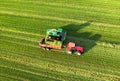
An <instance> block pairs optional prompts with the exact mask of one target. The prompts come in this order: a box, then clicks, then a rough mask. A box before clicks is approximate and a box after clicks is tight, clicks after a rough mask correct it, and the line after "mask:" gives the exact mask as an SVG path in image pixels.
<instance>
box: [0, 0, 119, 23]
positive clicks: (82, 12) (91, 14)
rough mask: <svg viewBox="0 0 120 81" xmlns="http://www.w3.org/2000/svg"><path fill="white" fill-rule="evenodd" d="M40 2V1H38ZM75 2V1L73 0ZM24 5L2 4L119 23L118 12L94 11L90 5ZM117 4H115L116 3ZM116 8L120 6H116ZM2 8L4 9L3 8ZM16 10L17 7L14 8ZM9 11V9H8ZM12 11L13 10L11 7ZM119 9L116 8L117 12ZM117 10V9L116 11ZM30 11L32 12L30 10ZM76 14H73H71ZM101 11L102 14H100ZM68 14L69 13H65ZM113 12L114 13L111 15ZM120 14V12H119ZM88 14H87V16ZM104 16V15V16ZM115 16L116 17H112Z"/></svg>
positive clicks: (19, 8) (42, 13)
mask: <svg viewBox="0 0 120 81" xmlns="http://www.w3.org/2000/svg"><path fill="white" fill-rule="evenodd" d="M38 3H39V2H38ZM73 3H74V2H73ZM22 4H23V5H22V6H21V3H20V2H17V3H16V4H15V3H14V4H8V5H7V4H3V5H2V6H4V5H5V6H6V7H7V6H8V8H9V6H10V7H11V6H13V8H16V7H18V8H17V9H18V10H17V9H16V11H19V12H20V10H23V8H22V7H24V10H23V11H22V12H25V10H26V11H27V10H30V11H31V13H32V11H33V12H34V11H37V12H34V13H36V14H39V15H40V14H41V15H49V16H57V17H58V16H59V17H64V18H68V17H69V18H74V19H78V20H85V21H88V20H93V21H97V22H104V23H112V24H114V23H115V24H119V22H118V21H119V15H117V16H114V15H115V14H117V13H114V14H113V11H112V12H111V13H107V12H106V10H105V11H102V12H101V10H99V11H93V9H89V7H88V8H87V9H83V8H82V9H75V8H73V9H70V8H66V7H60V6H58V7H57V6H50V5H44V4H33V3H31V4H27V3H22ZM114 6H115V5H114ZM116 8H120V6H118V7H116ZM3 9H4V10H6V8H3ZM1 10H2V9H1ZM13 10H14V11H15V9H13ZM7 11H9V10H7ZM10 11H12V10H11V9H10ZM117 11H118V10H116V12H117ZM103 12H104V13H103ZM114 12H115V11H114ZM29 13H30V12H29ZM70 13H71V14H74V15H71V14H70ZM100 13H101V14H100ZM65 14H67V15H65ZM110 14H112V15H110ZM118 14H119V13H118ZM86 15H87V16H86ZM103 16H104V17H103ZM112 16H114V17H112ZM112 20H114V21H115V22H112Z"/></svg>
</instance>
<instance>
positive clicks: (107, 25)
mask: <svg viewBox="0 0 120 81" xmlns="http://www.w3.org/2000/svg"><path fill="white" fill-rule="evenodd" d="M0 14H7V15H14V16H23V17H31V18H41V19H50V20H57V21H64V22H74V23H85V22H86V21H81V20H76V19H70V18H60V17H53V16H42V15H37V14H26V13H20V12H19V13H18V12H12V11H0ZM91 25H95V26H105V27H115V28H120V26H119V25H113V24H105V23H97V22H92V23H91Z"/></svg>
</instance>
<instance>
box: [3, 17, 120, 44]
mask: <svg viewBox="0 0 120 81" xmlns="http://www.w3.org/2000/svg"><path fill="white" fill-rule="evenodd" d="M6 16H7V15H6ZM12 17H14V18H15V19H19V20H20V21H15V20H13V19H11V18H12ZM1 18H2V17H1ZM3 20H9V21H8V22H4V23H1V24H2V25H3V27H2V28H3V29H4V28H12V29H14V30H20V31H27V32H30V33H31V32H33V33H37V34H42V35H45V32H46V31H45V30H47V29H48V28H47V27H49V28H52V27H53V28H58V27H62V28H63V29H65V30H67V32H68V35H69V36H76V37H83V38H87V39H92V40H101V41H105V42H110V43H118V44H119V43H120V41H119V39H120V36H119V33H120V29H119V28H114V27H113V28H106V27H99V26H93V25H91V23H92V22H91V23H90V22H85V23H81V24H70V23H68V24H67V23H66V22H61V23H59V21H55V22H54V21H53V22H54V23H51V26H49V25H45V24H46V22H47V23H48V24H49V23H50V22H52V20H43V19H33V18H30V19H28V18H26V17H19V16H8V18H6V17H5V16H3ZM27 21H29V22H32V23H27ZM33 21H34V22H35V23H33ZM38 21H39V22H42V24H41V25H40V24H38V25H37V23H39V22H38ZM45 21H46V22H45ZM12 23H13V24H12ZM17 23H18V24H17ZM62 23H63V25H62ZM11 24H12V25H11ZM52 24H55V26H52ZM13 26H14V27H13ZM43 27H45V28H43ZM72 27H74V28H75V29H74V30H73V31H71V28H72ZM37 29H38V30H37ZM110 31H112V32H111V33H109V32H110Z"/></svg>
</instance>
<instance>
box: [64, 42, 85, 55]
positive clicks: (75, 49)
mask: <svg viewBox="0 0 120 81" xmlns="http://www.w3.org/2000/svg"><path fill="white" fill-rule="evenodd" d="M66 51H67V53H68V54H72V53H74V52H75V53H76V54H77V55H81V54H82V53H83V52H84V49H83V47H81V46H77V45H76V44H75V43H74V42H69V43H68V44H67V48H66Z"/></svg>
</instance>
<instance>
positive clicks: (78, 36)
mask: <svg viewBox="0 0 120 81" xmlns="http://www.w3.org/2000/svg"><path fill="white" fill-rule="evenodd" d="M91 23H92V21H88V22H85V23H83V24H68V25H66V26H63V27H62V28H63V29H64V30H66V31H67V40H66V41H65V43H64V44H65V45H66V44H67V43H68V42H70V41H71V42H75V43H76V44H77V45H80V46H83V47H84V50H85V51H84V52H87V51H89V50H90V49H92V48H93V47H94V46H95V45H96V42H95V41H99V39H100V38H101V35H100V34H97V33H96V34H93V33H92V32H85V31H82V29H83V28H85V27H87V26H89V25H90V24H91ZM78 31H79V32H80V33H79V32H78Z"/></svg>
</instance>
